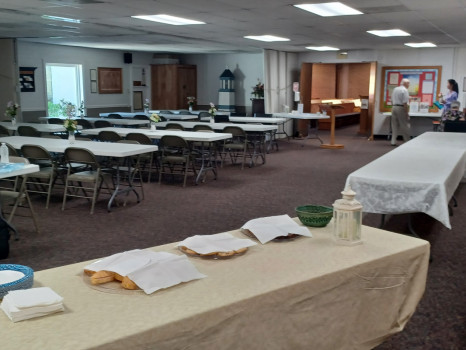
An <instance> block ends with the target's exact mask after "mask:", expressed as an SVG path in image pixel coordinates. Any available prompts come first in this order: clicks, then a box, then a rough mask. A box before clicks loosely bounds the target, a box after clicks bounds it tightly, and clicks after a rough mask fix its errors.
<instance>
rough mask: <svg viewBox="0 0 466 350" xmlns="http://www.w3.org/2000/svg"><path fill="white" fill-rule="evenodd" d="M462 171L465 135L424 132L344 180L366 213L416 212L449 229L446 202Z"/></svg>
mask: <svg viewBox="0 0 466 350" xmlns="http://www.w3.org/2000/svg"><path fill="white" fill-rule="evenodd" d="M465 171H466V135H465V134H461V133H439V132H435V133H434V132H427V133H424V134H422V135H421V136H419V137H417V138H415V139H413V140H411V141H409V142H407V143H404V144H403V145H401V146H399V147H397V148H396V149H394V150H393V151H391V152H389V153H387V154H385V155H383V156H382V157H380V158H378V159H376V160H374V161H373V162H371V163H369V164H367V165H366V166H364V167H362V168H360V169H358V170H356V171H355V172H353V173H351V174H350V175H349V176H348V179H347V183H349V184H351V186H352V188H353V189H354V190H355V191H356V193H357V199H358V200H359V201H360V202H361V203H362V204H363V206H364V211H365V212H368V213H377V214H402V213H418V212H421V213H425V214H427V215H430V216H431V217H433V218H434V219H436V220H438V221H440V222H441V223H442V224H443V225H445V226H446V227H448V228H451V225H450V218H449V213H448V202H449V201H450V199H451V198H452V196H453V194H454V192H455V190H456V188H457V187H458V185H459V183H460V182H461V180H462V178H463V176H464V175H465ZM413 233H414V232H413Z"/></svg>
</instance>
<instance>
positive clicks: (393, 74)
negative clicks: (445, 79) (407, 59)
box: [380, 66, 442, 112]
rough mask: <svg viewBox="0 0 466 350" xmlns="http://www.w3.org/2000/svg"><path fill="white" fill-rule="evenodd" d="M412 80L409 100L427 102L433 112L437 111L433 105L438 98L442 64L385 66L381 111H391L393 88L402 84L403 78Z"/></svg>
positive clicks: (383, 70) (381, 92)
mask: <svg viewBox="0 0 466 350" xmlns="http://www.w3.org/2000/svg"><path fill="white" fill-rule="evenodd" d="M404 78H407V79H409V81H410V86H409V89H408V91H409V102H425V103H427V104H428V105H429V110H430V111H431V112H434V111H437V107H435V106H434V105H433V103H434V101H436V100H437V99H438V94H439V92H440V81H441V79H442V66H432V67H416V66H413V67H383V68H382V79H381V82H382V86H381V89H380V111H381V112H390V111H391V109H392V101H391V98H392V92H393V89H394V88H396V87H397V86H399V85H400V83H401V80H402V79H404Z"/></svg>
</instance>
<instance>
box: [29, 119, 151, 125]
mask: <svg viewBox="0 0 466 350" xmlns="http://www.w3.org/2000/svg"><path fill="white" fill-rule="evenodd" d="M49 119H50V117H40V118H39V120H41V121H44V122H48V120H49ZM59 119H63V120H64V119H66V118H65V117H60V118H59ZM72 119H74V120H79V119H84V120H87V121H88V122H91V123H95V122H96V121H98V120H104V121H107V122H109V123H111V124H113V125H126V126H136V125H148V124H150V121H149V120H140V119H125V118H123V119H113V118H93V117H84V118H80V117H76V118H72ZM35 125H39V124H35ZM43 125H44V124H43ZM45 125H54V124H45Z"/></svg>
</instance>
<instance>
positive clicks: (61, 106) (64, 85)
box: [45, 63, 84, 118]
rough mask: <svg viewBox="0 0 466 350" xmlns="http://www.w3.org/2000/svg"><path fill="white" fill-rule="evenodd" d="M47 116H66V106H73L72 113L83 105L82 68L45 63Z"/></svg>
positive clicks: (79, 66)
mask: <svg viewBox="0 0 466 350" xmlns="http://www.w3.org/2000/svg"><path fill="white" fill-rule="evenodd" d="M45 78H46V85H47V115H48V116H49V117H55V118H58V117H62V116H67V114H66V106H69V105H70V104H71V105H73V106H75V108H74V113H76V112H77V111H78V109H79V108H80V106H81V104H84V101H83V100H84V98H83V96H84V94H83V79H82V66H81V65H80V64H63V63H46V64H45Z"/></svg>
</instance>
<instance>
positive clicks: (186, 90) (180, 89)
mask: <svg viewBox="0 0 466 350" xmlns="http://www.w3.org/2000/svg"><path fill="white" fill-rule="evenodd" d="M177 76H178V82H177V95H178V98H177V109H187V108H188V99H187V98H188V96H194V97H197V71H196V66H192V65H189V66H188V65H183V66H178V67H177Z"/></svg>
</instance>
